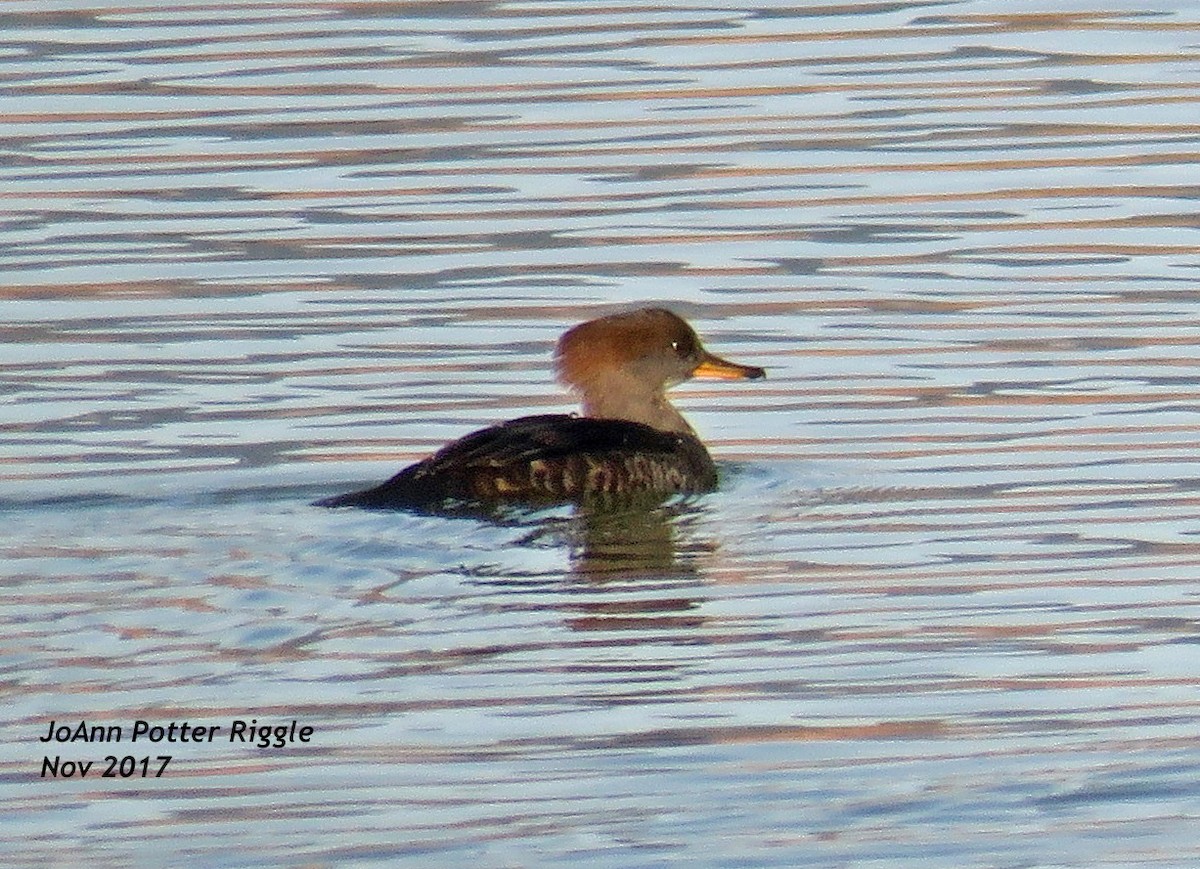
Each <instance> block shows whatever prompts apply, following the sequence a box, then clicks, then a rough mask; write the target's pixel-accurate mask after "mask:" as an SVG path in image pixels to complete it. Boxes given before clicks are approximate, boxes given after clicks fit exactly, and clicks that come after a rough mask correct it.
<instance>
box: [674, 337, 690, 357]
mask: <svg viewBox="0 0 1200 869" xmlns="http://www.w3.org/2000/svg"><path fill="white" fill-rule="evenodd" d="M671 349H672V350H673V351H674V352H675V355H676V356H678V357H679V358H680V359H687V358H688V357H689V356H691V355H692V352H693V350H694V348H693V347H692V342H691V341H680V340H675V341H672V342H671Z"/></svg>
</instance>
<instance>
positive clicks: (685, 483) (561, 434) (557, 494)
mask: <svg viewBox="0 0 1200 869" xmlns="http://www.w3.org/2000/svg"><path fill="white" fill-rule="evenodd" d="M555 362H556V367H557V371H558V379H559V380H560V381H561V382H562V383H564V384H566V385H567V386H568V387H570V388H571V389H573V390H575V391H577V392H578V393H579V395H580V399H581V400H582V403H583V416H574V415H567V414H542V415H538V416H524V417H521V418H520V419H514V420H512V421H511V422H506V423H502V424H501V425H496V426H492V427H491V428H485V429H483V430H481V431H477V432H474V433H473V434H469V435H467V436H466V437H464V438H462V439H460V440H457V441H454V442H453V443H451V444H449V445H447V446H445V447H443V448H442V449H441V450H439V451H438V452H436V453H435V454H433V455H432V456H430V457H429V458H427V459H424V460H423V461H420V462H417V463H416V464H415V465H410V466H409V467H407V468H405V469H404V470H403V471H401V472H400V473H398V474H396V476H394V477H392V478H391V479H390V480H388V481H387V482H385V483H381V484H380V485H378V486H375V487H374V488H371V489H365V490H363V491H361V492H351V493H349V494H346V495H337V496H335V497H332V498H326V499H324V500H322V501H318V502H317V504H318V505H319V506H322V507H351V506H352V507H365V508H369V509H404V508H416V509H436V508H437V507H439V506H444V505H447V504H449V503H454V502H458V503H468V504H483V505H488V504H500V503H518V504H546V503H556V502H569V501H575V502H582V501H590V500H593V499H613V498H617V499H620V498H628V497H637V496H652V497H665V496H668V495H672V494H677V493H693V492H707V491H709V490H711V489H713V488H715V487H716V485H717V469H716V466H715V465H713V461H712V459H711V458H710V457H709V455H708V451H707V450H706V449H705V448H704V444H702V443H701V442H700V440H699V439H698V438H697V437H696V434H695V432H693V431H692V427H691V426H690V425H688V424H687V421H686V420H684V418H683V417H682V416H681V415H680V414H679V411H677V410H676V409H675V408H674V407H672V406H671V403H670V402H669V401H667V397H666V390H667V388H668V387H671V386H674V385H676V384H678V383H682V382H683V381H685V380H687V379H689V378H692V377H701V378H715V379H719V380H744V379H751V380H752V379H755V378H759V377H763V376H764V375H765V372H764V371H763V370H762V369H761V368H755V367H752V366H749V365H737V364H735V363H733V362H727V361H725V360H724V359H721V358H719V357H717V356H714V355H712V354H711V353H709V352H708V351H706V350H705V349H704V348H703V347H702V346H701V345H700V339H699V338H697V337H696V333H695V332H694V331H692V328H691V327H690V326H689V325H688V324H687V323H685V322H684V321H683V320H682V319H680V318H679V317H677V316H676V315H675V314H672V313H671V312H670V311H667V310H664V309H662V308H643V309H640V310H636V311H631V312H628V313H624V314H613V315H611V316H608V317H601V318H599V319H597V320H590V321H588V322H586V323H582V324H580V325H578V326H576V327H574V328H573V329H571V330H570V331H568V332H567V333H566V334H564V335H563V336H562V338H560V339H559V342H558V349H557V351H556V353H555Z"/></svg>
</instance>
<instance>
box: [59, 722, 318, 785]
mask: <svg viewBox="0 0 1200 869" xmlns="http://www.w3.org/2000/svg"><path fill="white" fill-rule="evenodd" d="M313 731H314V728H313V727H311V726H309V725H303V726H301V725H300V722H299V721H297V720H295V719H293V720H291V721H289V722H288V723H286V724H259V722H258V719H257V718H251V719H248V720H246V719H241V718H235V719H233V720H232V721H230V722H229V724H228V725H222V724H204V725H202V724H196V725H194V724H191V723H190V722H188V721H170V722H167V723H166V724H155V723H154V722H151V721H145V720H142V719H137V720H135V721H134V722H133V724H132V725H129V726H123V725H120V724H104V725H101V724H88V722H87V721H86V720H80V721H79V723H78V724H59V723H58V721H57V720H52V721H51V722H50V725H49V727H48V729H47V731H46V733H45V734H44V735H42V736H39V737H38V742H40V743H59V744H75V743H80V742H85V743H89V744H91V743H105V744H111V743H120V742H124V741H125V735H126V733H128V734H129V742H130V743H142V744H146V743H150V744H158V745H161V744H163V743H166V744H168V745H170V744H183V743H205V744H207V743H212V742H215V741H218V740H219V741H221V742H226V743H245V744H247V745H254V746H257V747H258V748H264V749H265V748H287V747H289V746H293V745H296V744H298V743H307V742H310V741H311V740H312V736H313ZM171 759H172V758H171V756H169V755H158V756H156V757H150V756H146V757H140V758H139V757H136V756H133V755H127V756H124V757H118V756H116V755H107V756H105V758H104V761H105V764H104V765H103V768H102V769H101V768H97V771H98V774H99V775H100V777H102V778H159V777H161V776H162V774H163V773H164V772H166V769H167V766H168V765H169V764H170V762H171ZM95 762H96V758H93V759H91V760H87V759H77V758H67V759H65V760H64V759H63V757H62V756H61V755H56V756H55V757H53V758H51V757H49V756H46V757H43V758H42V770H41V777H42V778H86V777H87V776H88V775H90V774H92V773H93V766H94V764H95Z"/></svg>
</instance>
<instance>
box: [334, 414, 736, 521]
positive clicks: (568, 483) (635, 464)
mask: <svg viewBox="0 0 1200 869" xmlns="http://www.w3.org/2000/svg"><path fill="white" fill-rule="evenodd" d="M715 485H716V469H715V468H714V467H713V464H712V460H711V459H710V458H709V456H708V453H707V451H705V449H704V446H703V445H702V444H701V443H700V442H699V441H698V440H696V438H694V437H692V436H690V435H679V434H672V433H670V432H663V431H659V430H658V429H655V428H651V427H650V426H646V425H642V424H641V423H635V422H628V421H626V420H617V419H593V418H589V417H574V416H566V415H560V414H547V415H540V416H526V417H521V418H520V419H515V420H512V421H511V422H506V423H503V424H502V425H497V426H492V427H491V428H486V429H482V430H480V431H477V432H473V433H472V434H469V435H467V436H466V437H464V438H461V439H460V440H457V441H454V442H453V443H451V444H449V445H448V446H446V447H444V448H442V449H441V450H439V451H438V452H437V453H435V454H434V455H432V456H430V457H429V458H427V459H425V460H424V461H421V462H417V463H416V464H415V465H410V466H409V467H407V468H405V469H404V470H403V471H401V472H400V473H398V474H397V475H396V476H394V477H392V478H391V479H390V480H388V481H387V482H385V483H383V484H381V485H379V486H376V487H374V488H372V489H367V490H365V491H363V492H353V493H351V494H348V495H340V496H338V497H336V498H330V499H327V500H325V501H322V502H319V503H321V504H322V505H324V506H347V505H354V506H359V507H375V508H393V509H394V508H405V507H430V506H434V505H437V504H439V503H441V502H445V501H447V500H458V501H471V502H532V503H536V502H553V501H578V500H583V499H586V498H589V497H593V496H621V495H638V494H659V495H667V494H671V493H674V492H694V491H705V490H708V489H711V488H712V487H713V486H715Z"/></svg>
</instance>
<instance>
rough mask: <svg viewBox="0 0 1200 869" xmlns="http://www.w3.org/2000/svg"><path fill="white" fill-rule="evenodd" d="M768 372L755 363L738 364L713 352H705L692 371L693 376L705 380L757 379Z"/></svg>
mask: <svg viewBox="0 0 1200 869" xmlns="http://www.w3.org/2000/svg"><path fill="white" fill-rule="evenodd" d="M766 376H767V372H765V371H763V370H762V369H761V368H756V367H754V366H753V365H738V364H737V363H736V362H729V361H727V360H725V359H722V358H721V357H720V356H713V355H712V354H711V353H706V354H704V358H703V359H701V360H700V364H699V365H697V366H696V368H695V370H694V371H693V372H692V377H699V378H701V379H705V380H757V379H758V378H760V377H766Z"/></svg>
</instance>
